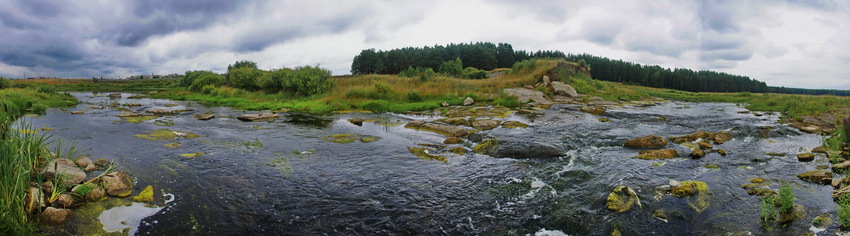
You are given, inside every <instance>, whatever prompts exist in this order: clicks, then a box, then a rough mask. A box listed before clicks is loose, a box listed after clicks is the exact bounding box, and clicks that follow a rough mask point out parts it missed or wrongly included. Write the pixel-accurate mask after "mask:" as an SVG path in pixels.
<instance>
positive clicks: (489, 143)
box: [472, 139, 499, 155]
mask: <svg viewBox="0 0 850 236" xmlns="http://www.w3.org/2000/svg"><path fill="white" fill-rule="evenodd" d="M498 144H499V141H496V140H495V139H485V140H483V141H481V142H480V143H478V145H475V147H473V148H472V152H475V153H478V154H482V155H489V153H490V152H491V151H493V149H495V148H496V145H498Z"/></svg>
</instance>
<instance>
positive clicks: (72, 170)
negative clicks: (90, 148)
mask: <svg viewBox="0 0 850 236" xmlns="http://www.w3.org/2000/svg"><path fill="white" fill-rule="evenodd" d="M40 173H41V174H43V175H45V177H46V178H47V179H53V178H55V177H56V176H61V180H62V181H63V183H64V186H70V185H72V184H78V183H80V182H83V180H85V179H86V172H85V171H83V170H81V169H80V168H79V167H77V164H76V163H74V162H73V161H71V160H68V159H65V158H59V159H53V160H51V161H50V162H48V163H47V165H46V166H44V168H43V169H41V172H40Z"/></svg>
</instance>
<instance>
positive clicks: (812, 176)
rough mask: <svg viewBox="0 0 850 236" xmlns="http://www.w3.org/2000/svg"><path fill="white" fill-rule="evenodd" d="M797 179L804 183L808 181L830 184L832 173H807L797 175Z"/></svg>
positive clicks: (823, 171) (819, 171)
mask: <svg viewBox="0 0 850 236" xmlns="http://www.w3.org/2000/svg"><path fill="white" fill-rule="evenodd" d="M797 178H800V179H802V180H805V181H809V182H812V183H816V184H830V183H831V182H832V171H828V170H816V171H809V172H806V173H803V174H799V175H797Z"/></svg>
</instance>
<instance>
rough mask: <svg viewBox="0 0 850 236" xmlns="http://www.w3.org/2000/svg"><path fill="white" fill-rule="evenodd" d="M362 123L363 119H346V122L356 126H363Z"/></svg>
mask: <svg viewBox="0 0 850 236" xmlns="http://www.w3.org/2000/svg"><path fill="white" fill-rule="evenodd" d="M363 121H364V120H363V118H351V119H348V122H350V123H351V124H353V125H356V126H363Z"/></svg>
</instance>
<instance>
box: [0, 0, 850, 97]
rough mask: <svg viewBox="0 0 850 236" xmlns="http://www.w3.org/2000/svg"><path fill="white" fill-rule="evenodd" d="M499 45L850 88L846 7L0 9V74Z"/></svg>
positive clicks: (81, 73) (126, 4) (190, 3)
mask: <svg viewBox="0 0 850 236" xmlns="http://www.w3.org/2000/svg"><path fill="white" fill-rule="evenodd" d="M477 41H487V42H494V43H498V42H505V43H510V44H512V45H513V46H514V49H522V50H527V51H536V50H540V49H544V50H561V51H564V52H567V53H590V54H593V55H598V56H604V57H609V58H615V59H623V60H626V61H633V62H638V63H642V64H658V65H661V66H664V67H683V68H690V69H708V70H716V71H722V72H727V73H733V74H740V75H746V76H750V77H751V78H755V79H758V80H761V81H765V82H767V83H768V85H771V86H786V87H801V88H829V89H850V67H848V65H850V4H848V3H847V1H843V0H836V1H831V0H820V1H819V0H808V1H807V0H787V1H785V2H782V1H773V0H763V1H759V0H754V1H731V0H730V1H628V0H627V1H572V0H568V1H549V0H531V1H528V0H469V1H466V0H465V1H455V0H445V1H444V0H437V1H430V0H428V1H380V0H374V1H357V0H355V1H352V0H340V1H302V0H294V1H288V0H283V1H275V0H268V1H232V0H181V1H173V0H147V1H120V0H119V1H111V0H69V1H53V0H4V1H0V76H4V77H13V78H19V77H24V76H27V77H32V76H41V75H47V76H62V77H81V78H82V77H85V78H88V77H92V76H98V77H99V76H107V77H125V76H129V75H136V74H149V73H156V74H169V73H183V72H185V71H186V70H213V71H217V72H224V70H225V68H226V67H227V65H228V64H232V63H233V62H235V61H237V60H251V61H255V62H257V63H258V65H259V67H260V68H262V69H272V68H280V67H294V66H298V65H321V66H322V67H325V68H328V69H330V70H332V71H333V73H334V74H348V73H350V72H349V70H350V66H351V60H352V58H353V57H354V56H355V55H357V54H358V53H359V52H360V50H362V49H366V48H375V49H379V50H388V49H393V48H398V47H406V46H416V47H421V46H425V45H435V44H448V43H461V42H477Z"/></svg>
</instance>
